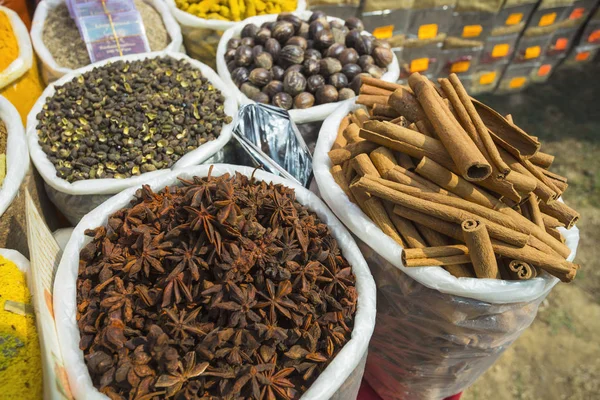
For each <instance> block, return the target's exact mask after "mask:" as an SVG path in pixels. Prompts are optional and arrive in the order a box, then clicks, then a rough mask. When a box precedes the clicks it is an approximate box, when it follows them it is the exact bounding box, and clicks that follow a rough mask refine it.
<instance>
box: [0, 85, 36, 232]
mask: <svg viewBox="0 0 600 400" xmlns="http://www.w3.org/2000/svg"><path fill="white" fill-rule="evenodd" d="M0 121H2V122H4V124H5V125H6V132H7V133H8V137H7V139H6V176H5V177H4V181H3V182H2V184H0V216H2V214H4V212H5V211H6V209H8V207H9V206H10V203H12V201H13V200H14V199H15V197H17V194H18V193H19V187H20V186H21V182H23V178H25V174H27V171H29V153H28V151H27V140H25V132H24V131H23V124H22V123H21V117H20V115H19V112H18V111H17V109H16V108H15V107H14V106H13V105H12V104H11V103H10V102H9V101H8V100H6V99H5V98H4V97H2V96H0ZM4 234H8V232H5V233H4Z"/></svg>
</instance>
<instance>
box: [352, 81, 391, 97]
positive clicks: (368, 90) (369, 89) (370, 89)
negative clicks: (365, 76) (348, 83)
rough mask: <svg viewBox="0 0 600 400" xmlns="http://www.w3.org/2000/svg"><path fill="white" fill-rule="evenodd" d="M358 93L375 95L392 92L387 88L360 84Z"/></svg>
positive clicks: (386, 94) (385, 94) (384, 94)
mask: <svg viewBox="0 0 600 400" xmlns="http://www.w3.org/2000/svg"><path fill="white" fill-rule="evenodd" d="M359 94H372V95H376V96H389V95H391V94H392V92H391V91H389V90H386V89H383V88H378V87H376V86H371V85H366V84H362V85H361V86H360V90H359Z"/></svg>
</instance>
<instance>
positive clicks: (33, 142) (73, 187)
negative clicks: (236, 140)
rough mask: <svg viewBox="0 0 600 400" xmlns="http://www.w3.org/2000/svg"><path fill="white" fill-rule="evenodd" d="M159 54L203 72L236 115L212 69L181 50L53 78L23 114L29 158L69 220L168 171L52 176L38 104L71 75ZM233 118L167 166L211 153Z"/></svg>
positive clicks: (227, 137) (229, 130)
mask: <svg viewBox="0 0 600 400" xmlns="http://www.w3.org/2000/svg"><path fill="white" fill-rule="evenodd" d="M163 56H170V57H173V58H176V59H184V60H186V61H187V62H189V64H190V65H191V66H192V67H193V68H197V69H199V70H200V71H201V72H202V75H203V76H205V77H206V78H207V79H208V80H209V81H210V82H211V83H212V84H213V86H214V87H215V88H217V89H219V90H220V91H221V92H222V93H223V96H225V113H226V114H227V115H229V116H231V117H233V118H234V119H235V117H236V115H237V103H236V101H235V98H234V97H233V96H232V95H231V94H230V93H228V92H227V88H226V86H225V85H224V84H223V82H222V81H221V79H220V78H219V76H218V75H217V74H216V72H215V71H213V70H212V69H211V68H209V67H208V66H206V65H204V64H202V63H201V62H199V61H197V60H192V59H191V58H189V57H188V56H186V55H184V54H181V53H174V52H169V51H160V52H154V53H145V54H134V55H130V56H126V57H114V58H110V59H107V60H104V61H101V62H98V63H95V64H91V65H88V66H87V67H84V68H80V69H78V70H75V71H73V72H71V73H69V74H67V75H65V76H63V77H62V78H60V79H59V80H57V81H56V82H54V83H52V84H50V85H49V86H48V87H47V88H46V89H45V90H44V93H42V96H41V97H40V98H39V99H38V101H37V102H36V103H35V105H34V106H33V109H32V110H31V112H30V113H29V116H28V117H27V141H28V144H29V149H30V154H31V159H32V160H33V163H34V164H35V166H36V168H37V170H38V171H39V173H40V175H41V176H42V178H43V179H44V183H45V184H46V191H47V193H48V197H49V198H50V200H51V201H52V202H53V203H54V204H55V205H56V206H57V207H58V209H59V210H60V211H61V212H62V213H63V214H64V215H65V217H67V219H68V220H69V221H70V222H71V223H72V224H77V222H78V221H79V220H80V219H81V217H83V216H84V215H85V214H87V213H88V212H89V211H91V210H93V209H94V208H95V207H96V206H98V205H99V204H101V203H103V202H104V201H105V200H107V199H108V198H109V197H111V196H112V195H114V194H116V193H119V192H120V191H121V190H123V189H126V188H129V187H132V186H139V185H140V182H145V181H146V180H148V179H151V178H153V177H156V176H160V175H163V174H165V173H168V171H169V169H163V170H158V171H152V172H146V173H143V174H141V175H138V176H134V177H130V178H125V179H87V180H82V181H77V182H73V183H69V182H67V181H66V180H64V179H62V178H59V177H58V176H56V168H55V167H54V165H53V164H52V163H51V162H50V160H49V159H48V157H47V155H46V153H44V151H43V150H42V148H41V146H40V145H39V143H38V134H37V130H36V126H37V123H38V122H37V115H38V113H39V112H40V111H41V110H42V107H43V105H44V103H45V102H46V98H48V97H49V96H52V95H53V94H54V92H55V87H56V86H60V85H63V84H64V83H66V82H69V81H71V80H72V79H73V78H75V77H77V76H79V75H81V74H83V73H85V72H87V71H91V70H92V69H94V68H96V67H99V66H102V65H105V64H107V63H110V62H114V61H119V60H123V61H134V60H143V59H147V58H156V57H163ZM233 122H234V121H232V123H230V124H227V125H224V126H223V128H222V130H221V134H220V135H219V137H218V138H217V139H215V140H212V141H209V142H206V143H205V144H203V145H202V146H199V147H198V148H197V149H195V150H193V151H190V152H189V153H187V154H186V155H184V156H183V157H181V158H180V159H179V160H178V161H177V162H176V163H175V164H174V165H173V167H172V168H171V169H181V168H187V167H189V166H192V165H198V164H201V163H202V162H203V161H204V160H207V159H208V158H210V157H212V156H213V155H214V154H215V153H217V152H218V151H219V150H221V149H222V148H223V146H225V144H227V142H229V140H230V139H231V135H232V128H233Z"/></svg>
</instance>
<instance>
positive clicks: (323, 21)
mask: <svg viewBox="0 0 600 400" xmlns="http://www.w3.org/2000/svg"><path fill="white" fill-rule="evenodd" d="M315 21H318V22H320V23H321V24H323V28H325V29H331V25H330V24H329V21H328V20H327V16H323V17H319V18H317V19H315ZM315 21H313V22H315ZM311 24H312V22H311Z"/></svg>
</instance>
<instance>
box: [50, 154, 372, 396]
mask: <svg viewBox="0 0 600 400" xmlns="http://www.w3.org/2000/svg"><path fill="white" fill-rule="evenodd" d="M209 168H210V166H208V165H204V166H198V167H193V168H188V169H186V170H185V172H183V171H173V172H170V173H168V174H167V175H163V176H161V177H155V178H153V179H150V180H146V181H144V183H145V184H148V185H150V186H151V187H152V189H153V190H155V191H157V190H160V189H161V188H163V187H165V186H167V185H173V184H177V183H178V179H177V178H178V177H181V178H184V179H191V178H192V177H194V176H200V177H205V176H207V175H208V172H209ZM235 172H240V173H241V174H243V175H246V176H252V175H254V177H255V178H256V179H257V180H259V181H266V182H273V183H276V184H278V183H279V184H283V185H286V186H288V187H291V188H293V189H294V190H295V191H296V200H298V202H300V203H301V204H304V205H305V206H307V207H308V208H309V209H310V210H312V211H314V212H316V213H317V215H318V216H319V218H321V220H322V221H323V222H324V223H326V224H327V225H328V226H329V227H330V229H331V232H332V234H333V236H334V237H335V238H336V239H337V241H338V243H339V246H340V249H341V251H342V254H343V255H344V256H345V257H346V259H347V260H348V261H349V263H350V265H352V271H353V272H354V274H355V275H356V289H357V291H358V308H357V312H356V316H355V320H354V329H353V331H352V337H351V339H350V340H349V341H348V343H346V345H345V346H344V347H343V348H342V350H341V351H340V352H339V353H338V355H337V356H336V357H335V359H334V360H332V361H331V363H330V364H329V366H328V367H327V368H326V369H325V370H324V371H323V372H322V373H321V375H320V376H319V377H318V378H317V380H316V381H315V382H314V383H313V384H312V386H311V387H310V388H309V389H308V390H307V391H306V392H305V393H304V395H303V396H302V397H301V399H302V400H324V399H339V400H348V399H355V398H356V396H357V394H358V389H359V387H360V383H361V380H362V375H363V370H364V363H365V359H366V352H367V347H368V344H369V340H370V338H371V334H372V332H373V327H374V324H375V284H374V282H373V278H372V276H371V273H370V271H369V268H368V266H367V263H366V262H365V260H364V258H363V256H362V255H361V253H360V250H359V249H358V247H357V246H356V243H355V242H354V240H353V239H352V236H350V234H349V233H348V231H347V230H346V229H345V228H344V226H343V225H342V224H341V223H340V222H339V221H338V220H337V218H336V217H335V216H334V215H333V213H332V212H331V211H329V209H328V208H327V206H326V205H325V204H324V203H323V202H322V201H321V200H320V199H319V198H318V197H317V196H316V195H314V194H313V193H311V192H310V191H308V190H307V189H305V188H303V187H301V186H300V185H298V184H296V183H293V182H291V181H288V180H285V179H283V178H280V177H278V176H275V175H272V174H269V173H266V172H263V171H256V170H254V169H252V168H248V167H240V166H234V165H227V164H217V165H215V166H214V168H213V170H212V173H211V176H221V175H223V174H225V173H230V174H234V173H235ZM136 190H137V187H136V188H130V189H128V190H125V191H123V192H122V193H119V194H118V195H117V196H114V197H113V198H111V199H110V200H108V201H106V202H105V203H104V204H102V205H101V206H100V207H98V208H96V209H95V210H94V211H92V212H91V213H89V214H88V215H86V216H85V217H84V218H83V219H82V220H81V222H80V223H79V224H78V225H77V226H76V227H75V230H74V231H73V234H72V235H71V239H70V240H69V242H68V243H67V246H66V248H65V250H64V252H63V257H62V259H61V262H60V265H59V266H58V270H57V273H56V279H55V283H54V293H61V296H55V297H54V311H55V313H56V314H55V315H56V328H57V332H58V337H59V341H60V347H61V351H62V356H63V359H64V361H65V366H66V370H67V375H68V378H69V385H70V387H71V390H72V392H73V394H74V396H75V398H76V399H77V400H81V399H106V398H107V397H106V396H104V395H103V394H100V393H99V392H98V391H97V390H96V388H95V387H94V386H93V385H92V380H91V378H90V376H89V373H88V369H87V367H86V365H85V363H84V359H83V352H82V351H81V350H80V349H79V341H80V334H79V328H78V327H77V322H76V320H75V315H76V306H77V304H76V290H77V288H76V281H77V273H78V269H79V251H80V250H81V248H82V247H83V246H85V245H86V244H87V243H88V242H89V238H87V237H86V236H85V235H84V232H85V230H86V229H92V228H96V227H98V226H101V225H104V224H106V223H107V220H108V216H109V215H110V214H112V213H113V212H115V211H117V210H119V209H121V208H123V207H125V206H126V205H128V204H129V202H130V200H131V199H132V198H133V195H134V194H135V191H136Z"/></svg>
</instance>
